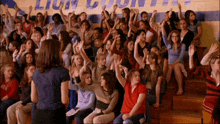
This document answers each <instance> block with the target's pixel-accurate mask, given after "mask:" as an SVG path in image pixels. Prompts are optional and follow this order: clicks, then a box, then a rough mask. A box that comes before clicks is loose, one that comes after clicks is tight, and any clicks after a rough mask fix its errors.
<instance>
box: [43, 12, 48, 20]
mask: <svg viewBox="0 0 220 124" xmlns="http://www.w3.org/2000/svg"><path fill="white" fill-rule="evenodd" d="M47 16H48V12H47V11H46V12H45V13H44V18H45V19H46V17H47Z"/></svg>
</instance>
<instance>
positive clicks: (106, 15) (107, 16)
mask: <svg viewBox="0 0 220 124" xmlns="http://www.w3.org/2000/svg"><path fill="white" fill-rule="evenodd" d="M105 9H106V5H104V6H103V7H102V11H103V13H104V15H105V18H108V19H110V17H109V15H108V13H107V12H106V10H105Z"/></svg>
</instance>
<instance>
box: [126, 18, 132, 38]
mask: <svg viewBox="0 0 220 124" xmlns="http://www.w3.org/2000/svg"><path fill="white" fill-rule="evenodd" d="M128 27H129V29H128V35H127V37H128V38H130V37H131V31H132V30H131V27H132V22H130V21H129V22H128Z"/></svg>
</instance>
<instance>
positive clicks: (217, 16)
mask: <svg viewBox="0 0 220 124" xmlns="http://www.w3.org/2000/svg"><path fill="white" fill-rule="evenodd" d="M195 13H196V18H197V19H198V20H200V21H220V11H200V12H195ZM176 14H177V13H176ZM151 15H152V13H149V16H151ZM183 15H184V13H183ZM116 16H117V17H119V18H121V17H122V14H117V15H116ZM164 16H165V13H157V14H156V15H155V21H156V22H161V21H162V20H163V19H164ZM0 18H1V16H0ZM18 18H19V19H21V16H20V17H18ZM31 19H32V20H34V19H35V16H33V17H31ZM101 19H102V18H101V14H99V15H97V14H96V15H88V20H89V21H91V22H92V23H100V22H101ZM138 19H139V20H140V19H141V17H140V14H139V16H138ZM47 22H53V21H52V16H48V18H47Z"/></svg>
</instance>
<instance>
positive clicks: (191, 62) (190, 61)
mask: <svg viewBox="0 0 220 124" xmlns="http://www.w3.org/2000/svg"><path fill="white" fill-rule="evenodd" d="M188 53H189V69H192V68H193V67H194V60H193V55H194V53H195V46H194V45H190V46H189V51H188Z"/></svg>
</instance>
